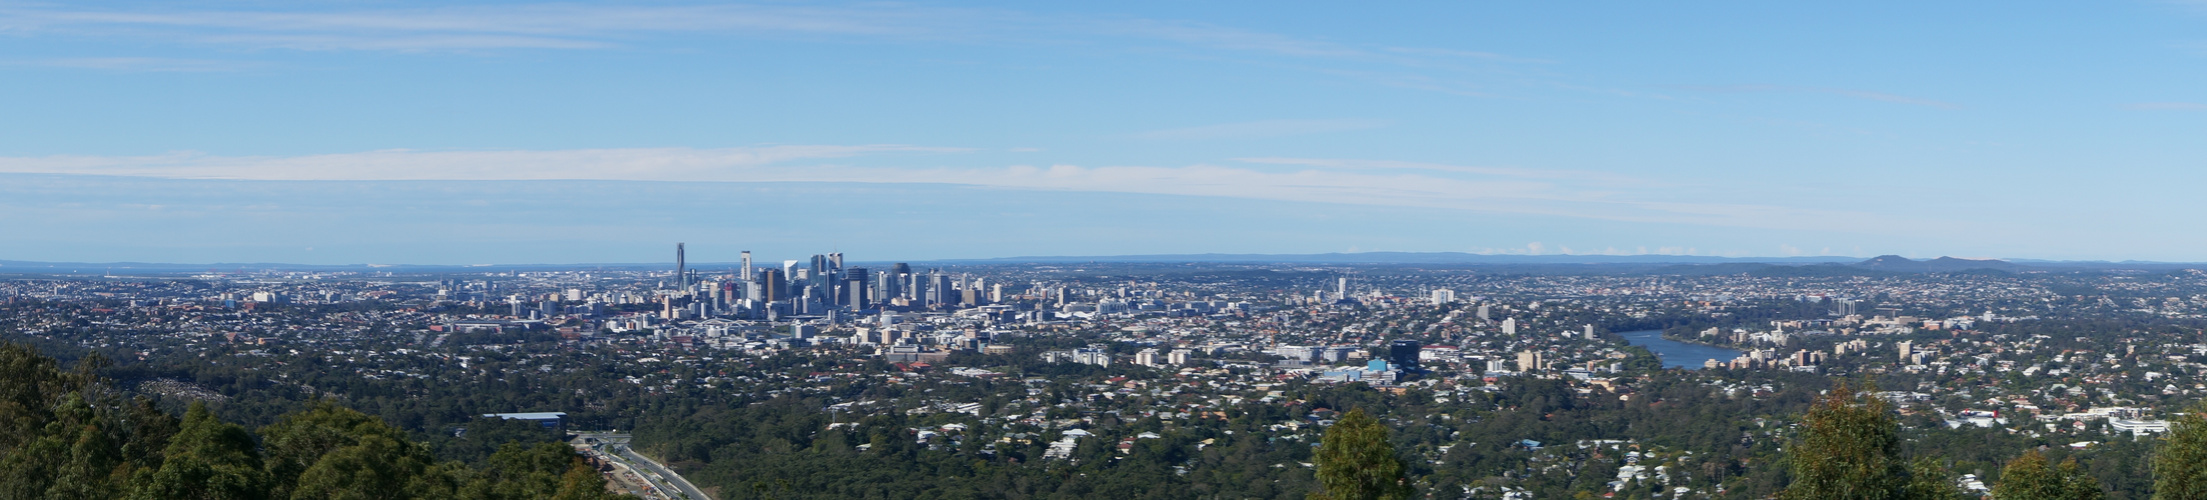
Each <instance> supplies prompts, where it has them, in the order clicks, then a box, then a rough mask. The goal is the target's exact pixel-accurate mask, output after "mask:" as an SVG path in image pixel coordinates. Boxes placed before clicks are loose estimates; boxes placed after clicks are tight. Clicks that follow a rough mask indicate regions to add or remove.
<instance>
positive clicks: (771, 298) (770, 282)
mask: <svg viewBox="0 0 2207 500" xmlns="http://www.w3.org/2000/svg"><path fill="white" fill-rule="evenodd" d="M759 295H760V296H759V297H758V300H759V301H760V302H768V303H771V302H776V301H780V300H784V299H788V298H789V280H788V279H785V278H783V277H782V270H780V269H768V270H765V271H762V272H760V273H759Z"/></svg>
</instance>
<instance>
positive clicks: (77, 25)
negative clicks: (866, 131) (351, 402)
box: [0, 3, 1547, 96]
mask: <svg viewBox="0 0 2207 500" xmlns="http://www.w3.org/2000/svg"><path fill="white" fill-rule="evenodd" d="M0 33H8V34H10V35H14V36H63V37H89V38H118V39H136V40H157V41H162V42H181V43H188V44H201V45H216V46H230V47H246V48H252V49H289V50H307V51H340V50H351V51H388V52H460V53H475V52H488V51H499V50H599V49H610V48H618V47H634V46H651V45H652V44H657V43H664V42H665V40H664V39H665V38H667V37H669V36H677V35H694V36H701V37H737V38H768V39H794V40H802V41H813V42H831V43H849V42H913V41H929V42H952V43H973V44H999V45H1003V44H1013V45H1021V46H1098V45H1103V46H1115V47H1125V48H1127V50H1139V51H1145V52H1150V53H1165V54H1174V55H1178V56H1187V57H1197V58H1205V59H1214V60H1227V61H1235V62H1242V63H1258V64H1271V63H1272V62H1275V61H1298V62H1309V63H1310V64H1312V65H1313V66H1312V67H1298V65H1297V64H1288V65H1286V66H1287V67H1290V68H1291V69H1298V70H1303V71H1311V72H1315V73H1319V74H1329V75H1334V76H1338V77H1343V78H1349V79H1355V80H1363V81H1367V82H1371V83H1375V84H1380V85H1387V86H1394V87H1402V88H1412V89H1419V90H1430V91H1437V92H1446V93H1452V94H1458V95H1470V96H1485V95H1486V93H1485V92H1483V91H1482V90H1480V89H1479V88H1478V87H1479V86H1478V85H1476V84H1472V83H1467V81H1468V80H1477V79H1479V78H1480V76H1479V75H1481V74H1484V73H1486V72H1488V71H1489V70H1491V69H1492V68H1493V67H1495V66H1500V65H1511V64H1524V63H1546V62H1547V61H1541V60H1538V59H1531V58H1521V57H1514V56H1510V55H1505V54H1499V53H1493V52H1485V51H1477V50H1463V49H1458V48H1437V47H1393V46H1384V45H1375V44H1363V43H1351V42H1339V41H1330V40H1323V39H1317V38H1312V37H1306V36H1296V35H1291V34H1283V33H1271V32H1264V31H1256V30H1249V29H1243V28H1237V27H1233V26H1222V25H1216V24H1209V23H1200V22H1192V21H1184V20H1171V19H1144V18H1116V17H1098V16H1074V15H1044V14H1034V13H1029V12H1020V11H1012V10H1001V9H953V8H936V7H927V6H917V5H911V4H895V3H873V4H851V5H841V6H838V5H832V4H816V5H802V6H799V5H787V4H719V5H688V6H680V5H677V6H667V5H657V6H655V5H581V4H513V5H478V6H453V7H440V8H411V9H390V8H385V9H375V8H367V9H362V8H344V7H340V8H336V9H321V10H307V9H306V8H305V7H302V6H298V5H294V6H292V7H289V8H263V9H229V10H210V9H191V8H177V7H148V8H137V9H97V8H70V7H61V6H50V5H15V6H7V5H0ZM1156 49H1165V50H1162V51H1159V50H1156ZM1258 61H1264V62H1258Z"/></svg>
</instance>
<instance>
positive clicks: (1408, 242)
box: [0, 1, 2207, 264]
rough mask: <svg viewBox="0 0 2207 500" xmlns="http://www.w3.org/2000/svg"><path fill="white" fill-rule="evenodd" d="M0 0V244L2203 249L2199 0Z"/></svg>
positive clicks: (539, 258)
mask: <svg viewBox="0 0 2207 500" xmlns="http://www.w3.org/2000/svg"><path fill="white" fill-rule="evenodd" d="M1190 4H1195V3H1193V2H1055V3H1034V2H1021V3H986V2H969V3H810V2H770V3H746V4H728V3H712V4H707V3H680V2H623V3H475V4H464V5H463V4H446V3H404V2H365V1H352V2H225V3H184V2H141V3H87V2H71V3H16V2H0V44H4V45H0V117H5V118H4V119H0V195H4V196H0V233H5V234H9V235H10V236H9V237H8V238H0V259H14V260H61V261H121V260H131V261H161V262H218V261H219V262H297V263H424V264H437V263H445V264H463V263H560V262H638V261H654V260H665V256H664V255H663V254H665V253H666V252H665V251H664V247H665V246H667V245H668V244H670V243H672V242H675V241H686V242H689V243H690V246H691V248H693V249H695V250H694V252H693V253H696V254H698V255H699V256H700V257H703V258H704V259H705V260H714V259H716V257H712V256H713V255H717V254H716V253H714V252H719V253H726V254H729V256H724V257H720V258H732V255H733V253H734V252H735V251H736V250H741V249H750V250H754V251H758V252H760V253H761V255H762V257H763V258H770V259H779V258H797V257H799V256H802V255H805V254H810V253H815V252H821V251H827V250H842V251H844V252H845V253H848V254H852V255H853V256H854V257H860V258H864V259H866V260H877V259H878V260H888V259H912V260H921V259H933V258H966V257H999V256H1014V255H1099V254H1136V253H1199V252H1228V253H1304V252H1338V251H1372V250H1387V251H1469V252H1490V253H1550V254H1553V253H1627V254H1630V253H1674V254H1687V253H1691V254H1699V255H1733V256H1747V255H1753V256H1783V255H1856V256H1870V255H1878V254H1887V253H1897V254H1902V255H1910V256H1918V257H1931V256H1938V255H1956V256H1968V257H2011V258H2050V259H2110V260H2121V259H2142V260H2174V261H2207V233H2201V232H2198V231H2193V230H2191V228H2194V227H2197V226H2198V225H2199V224H2198V223H2197V222H2195V219H2196V218H2197V215H2196V214H2200V213H2207V201H2203V200H2207V197H2202V196H2200V195H2198V194H2197V192H2198V186H2202V185H2207V172H2203V169H2201V168H2199V167H2201V166H2203V165H2202V163H2203V161H2202V159H2207V140H2201V139H2202V138H2201V135H2202V134H2201V132H2202V131H2207V128H2203V126H2207V85H2202V84H2201V83H2202V82H2207V3H2193V2H2131V1H2116V2H2092V3H2084V2H2077V3H2036V2H2031V3H2012V2H2006V3H1992V2H1980V3H1941V4H1938V5H1922V3H1921V2H1852V3H1844V4H1838V3H1835V4H1831V5H1805V4H1801V3H1794V2H1787V3H1746V2H1727V3H1717V2H1696V3H1676V2H1673V3H1660V4H1658V3H1653V2H1574V3H1568V4H1557V3H1552V2H1551V3H1534V2H1519V3H1469V2H1430V3H1398V4H1387V5H1378V6H1373V5H1353V6H1351V5H1341V4H1315V3H1314V4H1294V3H1281V2H1203V3H1200V4H1195V5H1190Z"/></svg>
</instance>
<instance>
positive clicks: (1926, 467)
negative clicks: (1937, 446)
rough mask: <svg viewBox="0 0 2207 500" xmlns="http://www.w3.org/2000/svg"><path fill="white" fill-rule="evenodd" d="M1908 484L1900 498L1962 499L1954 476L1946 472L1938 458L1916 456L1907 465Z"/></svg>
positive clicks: (1917, 499)
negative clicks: (1913, 460)
mask: <svg viewBox="0 0 2207 500" xmlns="http://www.w3.org/2000/svg"><path fill="white" fill-rule="evenodd" d="M1908 475H1909V477H1908V486H1907V487H1906V489H1905V490H1903V491H1902V492H1901V498H1907V499H1911V500H1963V499H1965V498H1970V497H1967V496H1964V495H1963V494H1962V488H1961V487H1960V486H1957V485H1955V484H1954V477H1953V476H1950V475H1948V474H1947V472H1946V467H1945V466H1944V465H1943V464H1941V463H1939V459H1936V458H1931V457H1921V458H1917V459H1916V461H1915V462H1911V463H1909V465H1908Z"/></svg>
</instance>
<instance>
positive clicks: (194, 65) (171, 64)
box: [0, 57, 266, 73]
mask: <svg viewBox="0 0 2207 500" xmlns="http://www.w3.org/2000/svg"><path fill="white" fill-rule="evenodd" d="M0 65H6V66H45V67H54V68H77V69H96V70H109V71H119V72H134V73H167V72H183V73H201V72H213V71H238V70H244V69H251V68H258V67H263V66H266V65H265V64H262V63H259V62H255V61H231V60H219V59H179V58H166V57H69V58H54V59H28V60H19V61H0Z"/></svg>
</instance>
